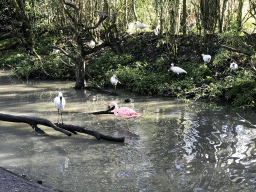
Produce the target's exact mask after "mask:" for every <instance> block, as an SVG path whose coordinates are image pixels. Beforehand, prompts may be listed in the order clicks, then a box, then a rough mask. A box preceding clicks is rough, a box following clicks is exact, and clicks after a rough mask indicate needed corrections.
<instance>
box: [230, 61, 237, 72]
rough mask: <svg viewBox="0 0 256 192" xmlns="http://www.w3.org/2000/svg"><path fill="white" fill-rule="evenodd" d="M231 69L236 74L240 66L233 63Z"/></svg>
mask: <svg viewBox="0 0 256 192" xmlns="http://www.w3.org/2000/svg"><path fill="white" fill-rule="evenodd" d="M230 68H231V69H232V70H233V71H235V72H236V70H237V69H238V65H237V64H236V63H234V62H233V63H231V64H230Z"/></svg>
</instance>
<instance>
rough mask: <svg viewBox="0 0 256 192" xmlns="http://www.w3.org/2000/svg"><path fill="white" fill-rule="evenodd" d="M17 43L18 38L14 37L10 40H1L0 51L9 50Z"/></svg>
mask: <svg viewBox="0 0 256 192" xmlns="http://www.w3.org/2000/svg"><path fill="white" fill-rule="evenodd" d="M15 41H18V38H17V37H12V38H9V39H4V40H1V41H0V50H3V49H6V50H7V49H9V48H10V46H11V45H12V43H14V42H15Z"/></svg>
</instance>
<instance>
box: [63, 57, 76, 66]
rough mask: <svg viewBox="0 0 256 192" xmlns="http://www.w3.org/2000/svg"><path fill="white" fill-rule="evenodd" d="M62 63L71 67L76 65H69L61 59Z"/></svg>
mask: <svg viewBox="0 0 256 192" xmlns="http://www.w3.org/2000/svg"><path fill="white" fill-rule="evenodd" d="M60 61H61V62H62V63H63V64H64V65H67V66H69V67H75V65H70V64H69V63H67V62H65V61H63V60H62V59H60Z"/></svg>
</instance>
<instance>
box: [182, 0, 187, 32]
mask: <svg viewBox="0 0 256 192" xmlns="http://www.w3.org/2000/svg"><path fill="white" fill-rule="evenodd" d="M182 12H183V17H182V32H183V35H186V33H187V26H186V19H187V0H183V7H182Z"/></svg>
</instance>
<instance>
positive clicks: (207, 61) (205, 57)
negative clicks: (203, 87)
mask: <svg viewBox="0 0 256 192" xmlns="http://www.w3.org/2000/svg"><path fill="white" fill-rule="evenodd" d="M202 57H203V60H204V62H205V63H210V61H211V55H204V54H202Z"/></svg>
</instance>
